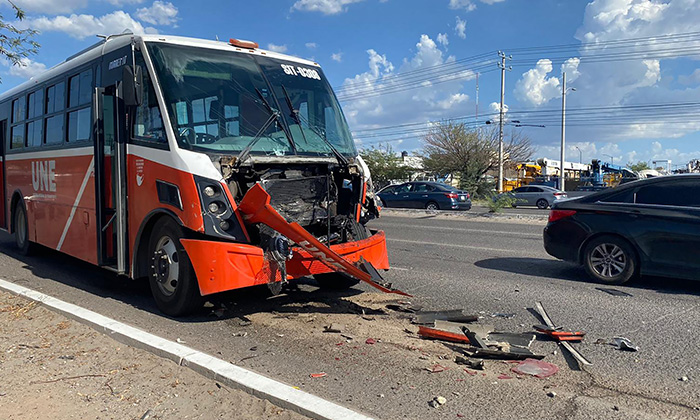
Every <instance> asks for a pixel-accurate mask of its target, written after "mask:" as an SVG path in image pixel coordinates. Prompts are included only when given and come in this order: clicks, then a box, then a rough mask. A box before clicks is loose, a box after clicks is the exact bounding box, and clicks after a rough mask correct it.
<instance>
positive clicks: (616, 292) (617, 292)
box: [596, 287, 632, 297]
mask: <svg viewBox="0 0 700 420" xmlns="http://www.w3.org/2000/svg"><path fill="white" fill-rule="evenodd" d="M596 290H600V291H601V292H605V293H607V294H609V295H613V296H622V297H632V295H631V294H629V293H627V292H623V291H622V290H618V289H611V288H609V287H596Z"/></svg>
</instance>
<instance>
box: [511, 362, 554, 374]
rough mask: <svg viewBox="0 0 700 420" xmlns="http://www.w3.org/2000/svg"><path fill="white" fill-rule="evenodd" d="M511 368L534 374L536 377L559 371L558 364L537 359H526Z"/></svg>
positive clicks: (518, 371)
mask: <svg viewBox="0 0 700 420" xmlns="http://www.w3.org/2000/svg"><path fill="white" fill-rule="evenodd" d="M511 370H512V371H513V372H515V373H519V374H521V375H532V376H534V377H536V378H547V377H549V376H552V375H554V374H555V373H557V372H559V368H558V367H557V365H554V364H552V363H547V362H543V361H542V360H535V359H525V360H523V361H522V362H520V363H518V366H515V367H514V368H513V369H511Z"/></svg>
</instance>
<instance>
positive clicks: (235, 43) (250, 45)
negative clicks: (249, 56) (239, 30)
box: [228, 38, 260, 50]
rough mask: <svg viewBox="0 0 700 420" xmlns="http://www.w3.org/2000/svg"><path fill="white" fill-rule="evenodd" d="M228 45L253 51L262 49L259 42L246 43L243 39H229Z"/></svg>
mask: <svg viewBox="0 0 700 420" xmlns="http://www.w3.org/2000/svg"><path fill="white" fill-rule="evenodd" d="M228 43H229V45H233V46H234V47H240V48H247V49H251V50H254V49H256V48H258V47H260V46H259V45H258V43H257V42H253V41H246V40H243V39H236V38H231V39H229V40H228Z"/></svg>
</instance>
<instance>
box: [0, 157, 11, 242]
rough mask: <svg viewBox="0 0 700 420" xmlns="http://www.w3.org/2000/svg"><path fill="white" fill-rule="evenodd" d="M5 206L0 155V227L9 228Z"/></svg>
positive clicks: (3, 173) (3, 169)
mask: <svg viewBox="0 0 700 420" xmlns="http://www.w3.org/2000/svg"><path fill="white" fill-rule="evenodd" d="M0 147H2V146H1V145H0ZM5 208H6V207H5V162H4V161H3V158H2V156H0V229H9V223H8V222H7V221H8V220H10V215H9V214H7V213H5Z"/></svg>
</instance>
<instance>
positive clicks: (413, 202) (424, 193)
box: [377, 181, 472, 210]
mask: <svg viewBox="0 0 700 420" xmlns="http://www.w3.org/2000/svg"><path fill="white" fill-rule="evenodd" d="M377 196H379V199H380V200H381V201H382V203H381V204H382V206H383V207H404V208H414V209H428V210H469V209H471V208H472V200H471V198H470V197H469V193H468V192H466V191H460V190H459V189H457V188H455V187H452V186H450V185H445V184H440V183H439V182H427V181H425V182H424V181H415V182H406V183H405V184H400V185H389V186H388V187H386V188H383V189H381V190H380V191H379V192H378V193H377Z"/></svg>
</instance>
